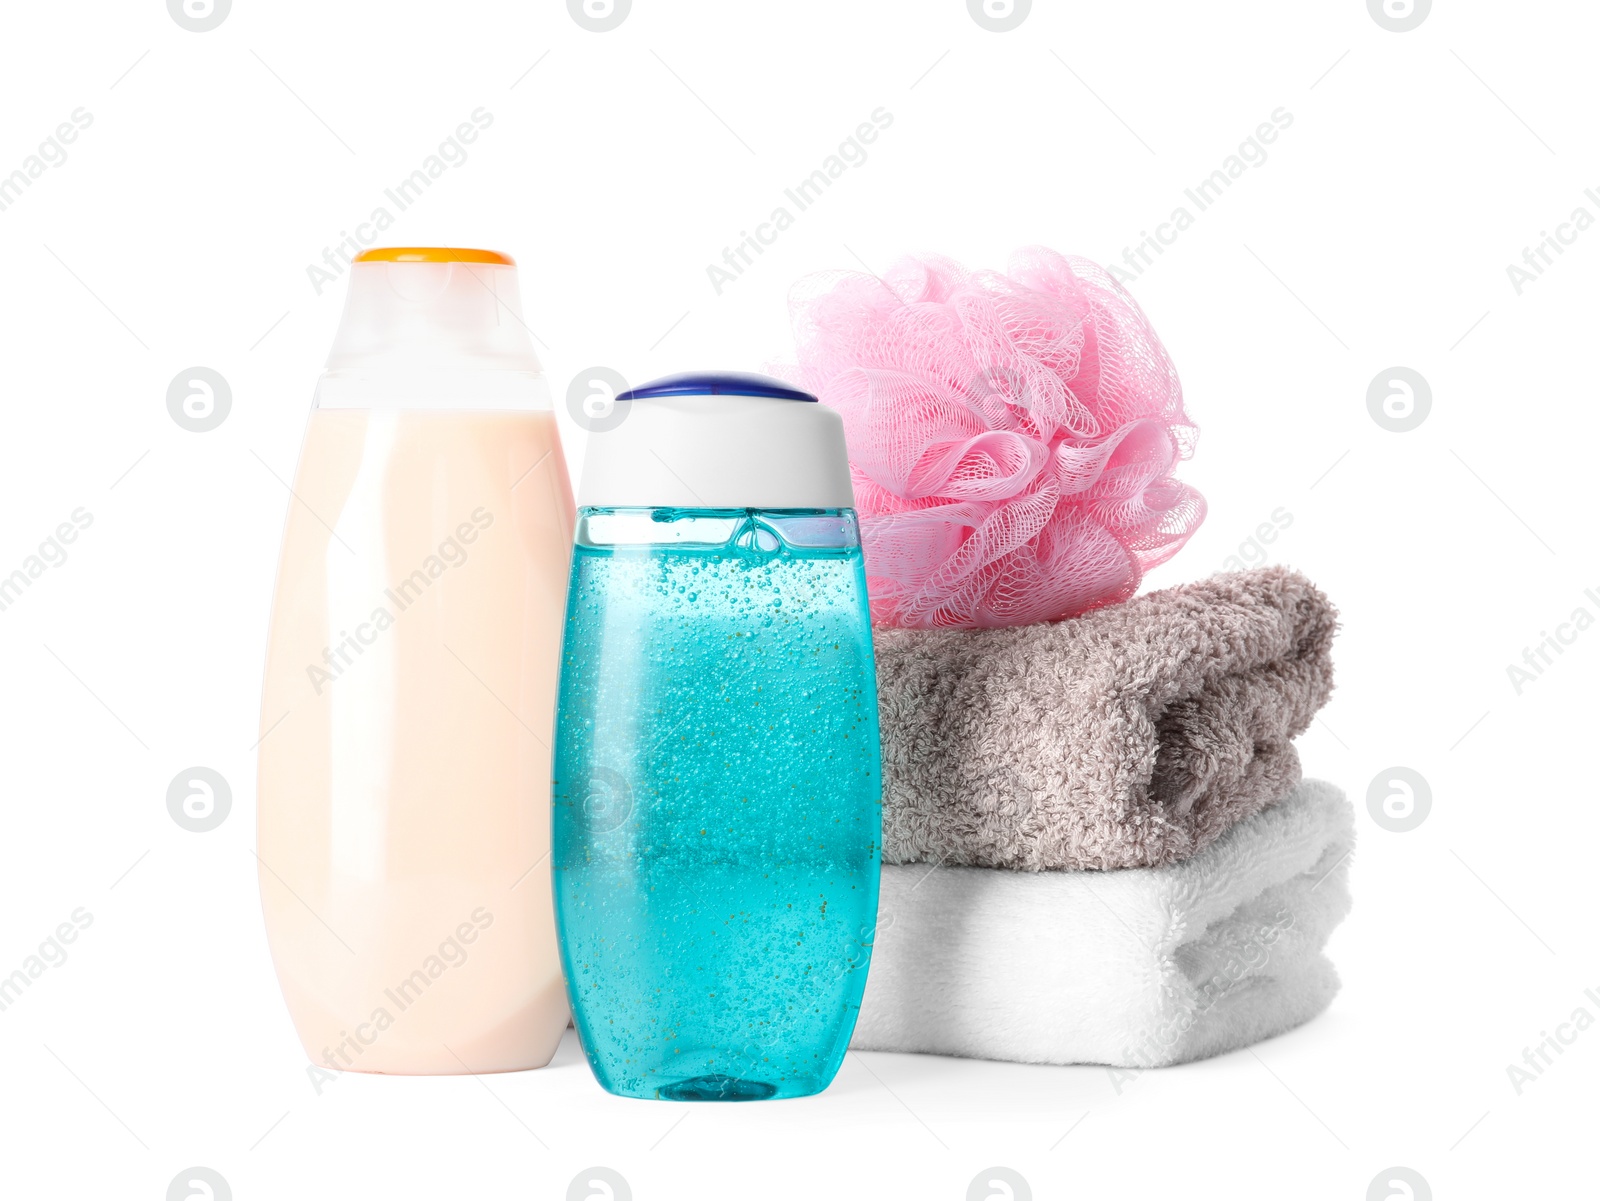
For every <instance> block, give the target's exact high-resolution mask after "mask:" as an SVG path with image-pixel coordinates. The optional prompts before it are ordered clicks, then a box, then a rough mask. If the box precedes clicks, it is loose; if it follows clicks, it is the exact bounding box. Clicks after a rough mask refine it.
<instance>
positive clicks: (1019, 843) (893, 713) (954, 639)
mask: <svg viewBox="0 0 1600 1201" xmlns="http://www.w3.org/2000/svg"><path fill="white" fill-rule="evenodd" d="M1337 625H1338V621H1337V615H1336V614H1335V612H1334V610H1333V607H1332V606H1331V605H1330V604H1329V603H1328V599H1327V598H1326V597H1325V596H1323V594H1322V593H1321V592H1319V591H1318V590H1317V589H1316V588H1315V587H1314V586H1313V585H1312V584H1311V582H1310V581H1309V580H1307V579H1306V578H1305V577H1304V576H1302V575H1299V574H1297V573H1295V572H1292V571H1288V570H1286V569H1284V568H1280V567H1272V568H1262V569H1258V570H1254V571H1240V572H1230V573H1227V574H1224V575H1217V576H1213V577H1212V578H1210V579H1208V580H1202V581H1199V582H1198V583H1193V584H1184V585H1182V586H1180V587H1177V588H1169V589H1166V590H1165V591H1162V592H1152V593H1150V594H1148V595H1146V596H1141V597H1136V598H1135V599H1133V600H1130V601H1128V602H1126V603H1125V604H1120V605H1112V606H1108V607H1107V608H1104V609H1096V610H1095V611H1093V612H1091V613H1087V614H1085V615H1083V616H1082V617H1076V618H1073V619H1071V620H1069V621H1061V622H1053V623H1044V624H1039V625H1031V626H1017V627H1014V628H1011V629H998V630H899V629H880V630H877V631H876V632H875V634H874V640H875V643H876V649H877V659H878V711H879V724H880V726H881V729H882V737H883V861H884V862H885V863H939V864H945V865H957V864H959V865H965V866H970V867H1002V868H1013V869H1021V870H1025V871H1042V870H1050V869H1056V868H1120V867H1147V866H1156V865H1160V864H1167V863H1175V862H1177V861H1179V860H1181V859H1185V858H1187V857H1189V856H1190V855H1193V854H1195V853H1196V852H1197V851H1199V850H1201V849H1203V848H1204V847H1206V846H1208V845H1210V844H1211V843H1212V842H1214V841H1215V840H1216V839H1217V838H1218V837H1219V836H1220V835H1221V834H1222V833H1223V832H1224V831H1226V830H1227V829H1228V828H1229V827H1230V826H1232V825H1233V824H1234V823H1236V822H1238V821H1240V820H1242V819H1243V818H1246V817H1249V816H1250V815H1251V814H1253V813H1257V812H1259V811H1260V810H1261V809H1263V808H1265V807H1266V806H1267V805H1269V804H1271V803H1272V802H1273V801H1274V800H1276V799H1278V798H1279V797H1282V796H1284V795H1285V794H1287V793H1288V792H1289V790H1290V789H1291V788H1293V787H1294V785H1295V784H1296V783H1297V782H1298V781H1299V779H1300V759H1299V756H1298V755H1297V754H1296V753H1295V749H1294V746H1293V745H1292V743H1291V741H1290V740H1291V739H1293V738H1294V737H1295V735H1297V734H1299V733H1301V732H1302V731H1304V730H1305V728H1306V727H1307V726H1309V725H1310V724H1311V719H1312V718H1313V717H1314V716H1315V715H1316V713H1317V710H1318V709H1320V708H1321V707H1322V706H1323V704H1324V703H1325V702H1326V701H1327V699H1328V694H1329V693H1330V692H1331V691H1332V688H1333V659H1332V646H1333V636H1334V632H1335V630H1336V628H1337Z"/></svg>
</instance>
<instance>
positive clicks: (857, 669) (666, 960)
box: [552, 376, 881, 1100]
mask: <svg viewBox="0 0 1600 1201" xmlns="http://www.w3.org/2000/svg"><path fill="white" fill-rule="evenodd" d="M689 384H690V386H693V387H695V388H698V389H700V393H699V394H698V395H696V394H690V393H672V392H668V393H662V392H660V391H657V390H656V389H660V388H661V387H663V386H672V385H678V386H682V384H681V381H677V380H668V381H661V382H659V383H658V384H656V385H647V386H646V387H645V388H642V389H637V390H635V391H634V392H633V393H625V394H624V395H623V397H620V398H618V402H617V403H618V408H619V410H621V411H623V412H624V414H625V423H624V424H622V425H619V426H617V427H616V428H615V429H613V430H607V431H605V432H603V433H597V434H596V435H595V436H594V437H592V438H591V440H590V448H589V456H590V458H589V460H588V462H586V471H585V475H584V483H583V485H581V486H580V502H586V501H588V500H590V499H595V498H604V497H606V496H608V495H614V494H615V495H621V496H623V497H624V498H625V499H628V500H637V499H638V498H639V497H640V496H642V495H655V496H662V497H665V498H666V499H668V500H681V499H683V494H684V491H685V490H687V491H689V492H690V493H692V494H698V495H700V496H705V497H708V498H711V499H712V500H714V501H715V502H717V503H713V504H709V505H707V504H699V503H696V504H693V505H680V504H635V503H625V504H613V505H605V504H601V505H595V504H588V503H580V511H579V517H578V529H577V537H576V541H575V548H574V556H573V564H572V576H571V584H570V587H569V590H568V599H567V610H566V621H565V627H564V639H563V646H562V662H561V677H560V690H559V696H558V701H557V716H556V739H555V760H554V762H555V766H554V787H553V790H552V809H553V814H554V818H553V823H554V829H553V834H554V837H553V843H552V847H553V851H552V855H553V860H552V867H553V872H552V879H553V881H554V890H555V907H556V925H557V931H558V935H559V940H560V946H561V955H562V964H563V968H564V970H565V973H566V980H567V988H568V995H569V998H570V1000H571V1003H572V1009H573V1015H574V1021H575V1024H576V1026H577V1029H578V1033H579V1037H580V1039H581V1041H582V1043H583V1047H584V1051H585V1054H586V1056H587V1058H588V1061H589V1064H590V1066H591V1068H592V1069H593V1070H594V1073H595V1076H596V1078H597V1079H598V1080H599V1082H600V1083H601V1084H602V1085H603V1086H604V1087H605V1088H606V1089H608V1090H609V1091H611V1092H613V1093H618V1094H621V1095H624V1096H631V1097H646V1098H660V1099H665V1100H759V1099H765V1098H774V1097H795V1096H803V1095H806V1094H809V1093H815V1092H818V1091H820V1090H821V1089H823V1088H825V1087H827V1085H828V1083H829V1081H831V1080H832V1078H833V1076H834V1074H835V1072H837V1070H838V1068H839V1064H840V1062H841V1061H842V1059H843V1057H844V1053H845V1049H846V1047H847V1046H848V1044H849V1039H850V1034H851V1031H852V1029H853V1027H854V1024H855V1017H856V1013H857V1010H858V1008H859V1006H860V1002H861V995H862V990H863V988H864V987H865V983H866V975H867V969H868V962H869V959H870V952H871V944H872V931H873V927H874V923H875V921H876V915H877V899H878V866H879V858H878V845H879V837H880V822H879V813H880V797H881V783H880V764H879V746H878V721H877V689H876V681H875V677H874V669H873V658H872V638H871V631H870V623H869V619H868V610H867V594H866V580H865V574H864V571H863V567H862V557H861V546H860V536H859V530H858V527H857V523H856V517H855V514H854V511H853V510H852V509H851V508H850V507H848V505H817V506H816V507H798V506H788V505H785V506H782V507H778V506H773V505H768V504H752V505H745V506H732V505H727V504H723V503H721V502H722V501H725V500H727V499H730V498H731V497H730V493H737V492H740V491H743V492H744V493H745V494H746V495H748V496H750V497H751V498H752V499H756V500H763V499H778V500H784V501H789V500H799V499H816V500H821V501H837V500H839V499H845V500H848V499H849V497H848V493H847V492H845V493H841V491H840V490H839V488H838V480H839V476H840V475H841V473H842V471H843V462H842V460H843V445H842V434H840V435H838V436H837V437H835V436H834V434H835V430H834V426H833V423H834V422H836V421H837V418H836V417H835V416H834V415H833V414H832V413H831V412H829V411H828V410H825V409H823V408H822V407H821V406H818V405H815V404H814V402H812V403H807V402H809V401H810V398H809V397H806V396H805V394H803V393H799V394H794V393H791V391H790V390H789V389H786V388H784V387H783V386H782V385H779V384H777V383H776V381H766V380H763V379H762V378H761V377H745V376H710V377H707V376H695V377H689ZM734 387H739V388H742V389H744V390H745V391H743V392H739V393H733V392H730V391H729V389H731V388H734ZM712 388H718V389H721V390H720V391H716V392H712V391H710V389H712ZM756 388H764V389H767V390H768V392H770V391H771V390H775V389H776V390H781V394H780V395H777V396H773V395H770V394H768V393H763V392H755V393H754V394H752V393H751V391H750V390H751V389H756ZM793 396H798V397H804V399H792V398H791V397H793ZM623 405H632V406H634V408H633V409H632V410H622V409H621V406H623ZM647 406H648V407H649V409H650V415H649V416H648V417H647V416H645V415H644V410H645V409H646V407H647ZM802 406H804V409H803V410H802ZM801 412H804V414H805V416H804V417H803V418H801V417H799V414H800V413H801ZM686 413H687V414H689V416H688V417H686V416H685V414H686ZM719 415H720V416H722V417H723V418H724V420H720V421H718V420H715V419H716V418H717V417H718V416H719ZM695 416H699V417H707V416H709V417H710V418H712V419H713V420H712V421H711V423H709V424H706V423H701V424H700V425H698V426H697V425H696V422H695V421H694V420H693V419H692V418H693V417H695ZM785 421H788V422H802V421H803V422H804V423H808V424H802V425H796V426H793V427H790V426H784V425H783V423H784V422H785ZM774 423H776V425H777V426H778V428H777V429H776V431H772V430H768V429H766V428H765V427H767V426H768V425H771V424H774ZM630 425H636V427H637V428H633V429H631V430H630V429H629V426H630ZM625 431H626V434H627V436H620V437H619V435H623V434H624V433H625ZM663 431H665V433H663ZM674 431H678V432H679V437H680V438H681V440H682V441H681V443H679V444H675V443H674V440H673V433H674ZM774 433H775V435H776V436H778V437H779V438H780V442H781V444H782V445H784V446H785V447H786V451H788V452H792V457H793V458H794V459H795V460H797V461H795V462H791V463H789V464H788V466H786V467H781V468H777V469H775V470H776V475H775V476H774V475H772V474H771V473H770V472H769V473H768V478H766V479H764V480H762V479H756V478H754V476H753V475H752V473H751V472H749V471H748V470H744V471H741V470H740V469H739V468H738V467H737V466H735V467H733V468H729V467H728V466H727V464H728V462H729V461H730V459H731V460H732V461H733V462H734V463H736V464H737V463H738V462H741V461H743V460H742V459H741V458H740V455H739V454H738V452H739V451H740V450H741V449H742V450H745V451H748V450H749V449H750V447H751V445H752V443H751V442H750V437H751V436H756V437H758V438H765V437H766V436H767V435H769V434H774ZM808 438H809V439H810V440H811V441H813V442H817V443H819V445H820V450H818V449H816V448H813V451H811V452H808V449H807V440H808ZM636 444H642V446H643V449H644V450H645V451H646V452H648V453H650V454H652V455H659V456H662V457H663V458H664V459H665V460H666V461H667V462H668V463H669V464H670V463H672V461H673V459H672V456H673V455H674V452H676V454H677V460H678V461H677V463H676V465H675V467H674V472H675V473H676V474H678V475H680V476H681V478H680V479H679V480H678V484H680V485H681V487H678V488H674V487H671V486H668V484H667V483H666V481H665V480H661V481H660V482H658V483H657V484H656V485H655V486H654V488H653V489H652V488H651V486H650V485H649V484H647V483H645V482H643V481H641V480H639V479H638V478H636V477H637V469H638V467H639V464H638V462H637V461H636V459H635V456H634V454H633V453H632V452H633V451H634V450H636V449H638V445H636ZM823 450H825V451H826V452H827V454H826V456H825V458H826V463H825V465H824V466H825V469H824V468H819V467H818V465H817V464H816V463H811V462H809V455H810V454H811V453H817V454H820V453H821V451H823ZM696 451H698V452H700V455H699V458H698V459H697V458H696V454H695V452H696ZM834 459H837V460H838V462H837V463H835V462H834ZM590 464H593V465H594V466H595V471H594V473H593V474H591V473H590V471H589V470H588V469H587V468H588V467H589V465H590ZM786 476H787V477H792V482H793V483H794V485H795V486H793V487H791V488H789V489H787V490H786V489H785V488H784V487H782V486H781V484H782V481H783V479H784V478H785V477H786ZM843 478H844V480H845V483H846V486H847V484H848V476H847V475H844V477H843ZM775 483H776V484H778V485H780V486H778V487H774V484H775ZM641 488H642V489H643V491H641V490H640V489H641Z"/></svg>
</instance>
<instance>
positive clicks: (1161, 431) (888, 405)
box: [791, 247, 1205, 628]
mask: <svg viewBox="0 0 1600 1201" xmlns="http://www.w3.org/2000/svg"><path fill="white" fill-rule="evenodd" d="M791 305H792V309H793V320H794V328H795V338H796V342H797V344H798V350H799V362H798V367H797V370H796V372H795V373H796V374H797V375H798V377H799V379H800V380H801V381H802V382H803V383H804V385H805V386H806V387H807V388H809V389H810V390H811V391H813V392H815V393H816V394H817V396H818V397H820V398H821V399H822V401H823V402H824V403H825V404H828V405H830V406H832V407H833V408H835V409H837V410H838V411H839V412H840V413H841V414H842V415H843V417H844V422H845V438H846V441H847V443H848V445H849V451H850V467H851V473H852V475H853V477H854V481H855V493H856V506H857V508H858V510H859V512H860V514H861V523H862V535H863V538H864V539H865V555H866V564H867V587H868V591H869V593H870V595H871V599H872V617H873V621H874V622H875V623H877V624H879V625H889V626H909V627H917V628H929V627H969V628H971V627H992V626H1010V625H1025V624H1027V623H1029V622H1035V621H1054V620H1057V619H1060V618H1063V617H1072V616H1074V615H1076V614H1079V613H1082V612H1084V611H1086V610H1088V609H1093V608H1095V607H1097V606H1099V605H1105V604H1110V603H1112V602H1115V601H1121V600H1126V599H1127V598H1128V597H1130V596H1132V595H1133V594H1134V592H1135V590H1137V588H1138V586H1139V580H1140V577H1141V576H1142V575H1143V573H1144V571H1145V569H1146V568H1149V567H1152V566H1154V565H1156V564H1157V563H1161V562H1164V561H1165V560H1167V559H1168V558H1170V557H1171V556H1172V555H1174V554H1176V553H1177V551H1178V549H1179V548H1180V547H1182V546H1183V544H1184V542H1186V541H1187V540H1188V538H1189V536H1190V535H1191V534H1192V533H1194V531H1195V530H1196V528H1198V527H1199V525H1200V522H1201V520H1202V519H1203V518H1204V516H1205V501H1204V500H1203V499H1202V498H1201V497H1200V495H1199V493H1197V492H1195V491H1194V489H1192V488H1190V487H1188V486H1187V485H1185V484H1182V483H1180V482H1178V480H1176V479H1174V478H1173V476H1172V471H1173V468H1174V467H1175V466H1176V465H1177V463H1178V460H1180V459H1184V458H1188V457H1189V455H1190V454H1191V453H1192V451H1193V448H1194V441H1195V432H1196V431H1195V428H1194V426H1193V425H1192V424H1190V422H1189V419H1188V418H1187V416H1185V414H1184V411H1183V391H1182V388H1181V387H1180V385H1179V383H1178V375H1177V372H1176V371H1175V370H1174V369H1173V366H1172V362H1171V360H1170V359H1169V358H1168V357H1167V352H1166V350H1165V349H1163V347H1162V345H1161V342H1160V340H1159V339H1158V338H1157V337H1156V335H1155V331H1154V330H1152V329H1151V328H1150V323H1149V322H1148V321H1146V320H1145V316H1144V313H1143V312H1142V311H1140V309H1139V306H1138V304H1137V303H1135V301H1134V300H1133V298H1132V297H1131V296H1129V295H1128V293H1127V292H1126V291H1125V290H1124V289H1123V288H1122V286H1121V285H1120V284H1118V283H1117V282H1116V280H1114V279H1112V278H1111V276H1110V275H1109V274H1108V273H1107V272H1106V271H1105V270H1103V269H1102V268H1101V267H1099V266H1097V265H1096V264H1094V263H1091V262H1089V261H1088V260H1086V259H1080V258H1067V257H1064V256H1062V255H1059V254H1057V253H1055V252H1054V251H1051V250H1046V249H1044V248H1043V247H1033V248H1029V249H1026V250H1022V251H1019V252H1018V253H1017V254H1016V255H1014V256H1013V257H1012V260H1011V269H1010V273H1009V274H1001V273H999V272H994V271H976V272H968V271H966V270H964V269H963V268H962V267H960V266H959V265H958V264H956V263H954V262H951V261H950V260H949V259H945V258H939V257H933V256H929V257H920V258H906V259H903V260H901V261H900V262H899V263H897V264H896V265H895V266H894V267H892V268H891V269H890V270H889V271H888V273H887V274H886V275H885V276H884V277H883V278H882V279H879V278H877V277H875V276H871V275H862V274H857V273H828V274H824V275H818V276H812V277H810V278H809V279H806V280H803V281H802V282H801V283H800V284H799V285H797V287H796V288H795V290H794V293H793V295H792V297H791Z"/></svg>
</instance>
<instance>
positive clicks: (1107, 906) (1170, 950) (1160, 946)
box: [850, 780, 1355, 1068]
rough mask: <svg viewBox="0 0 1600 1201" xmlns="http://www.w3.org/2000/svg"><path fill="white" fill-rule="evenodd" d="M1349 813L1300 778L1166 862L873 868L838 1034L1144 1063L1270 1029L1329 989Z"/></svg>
mask: <svg viewBox="0 0 1600 1201" xmlns="http://www.w3.org/2000/svg"><path fill="white" fill-rule="evenodd" d="M1354 824H1355V823H1354V816H1353V814H1352V811H1351V808H1350V803H1349V801H1347V800H1346V799H1345V796H1344V794H1343V793H1342V792H1340V791H1339V789H1337V788H1335V787H1334V786H1333V785H1331V784H1327V783H1324V782H1322V781H1318V780H1306V781H1304V782H1303V783H1301V784H1300V785H1298V786H1297V787H1296V788H1295V790H1294V791H1293V792H1291V793H1290V794H1289V795H1288V796H1287V797H1286V798H1285V799H1283V800H1282V801H1280V802H1279V803H1278V804H1276V805H1274V806H1272V807H1270V808H1268V809H1265V810H1262V811H1261V812H1260V813H1257V814H1255V815H1254V816H1252V817H1249V818H1247V819H1245V820H1244V821H1242V822H1240V823H1239V824H1238V825H1236V826H1235V827H1234V828H1233V829H1232V830H1230V831H1228V832H1227V833H1226V834H1225V835H1223V836H1222V837H1221V838H1220V839H1218V840H1217V841H1216V842H1215V843H1213V844H1212V845H1211V846H1209V847H1207V848H1206V849H1205V850H1204V851H1202V852H1201V853H1200V854H1198V855H1196V856H1195V857H1194V858H1192V859H1188V860H1185V861H1184V862H1182V863H1178V864H1174V865H1172V866H1170V867H1162V868H1131V869H1126V870H1122V871H1108V872H1096V871H1047V872H1021V871H1002V870H997V869H993V868H972V867H929V866H927V865H925V864H907V865H901V866H886V867H884V868H883V877H882V879H883V890H882V895H881V899H880V901H879V906H878V926H877V930H876V934H875V943H874V946H873V950H872V964H871V970H870V972H869V974H868V977H867V989H866V996H865V997H864V998H863V1000H862V1003H861V1014H860V1018H859V1020H858V1021H857V1022H856V1029H855V1035H854V1036H853V1038H852V1039H851V1043H850V1045H851V1046H853V1047H855V1048H857V1049H858V1050H863V1051H920V1052H927V1053H931V1054H935V1055H960V1056H967V1057H971V1058H976V1059H1006V1060H1015V1061H1019V1062H1023V1063H1096V1064H1108V1065H1112V1066H1117V1067H1130V1068H1146V1067H1160V1066H1164V1065H1167V1064H1174V1063H1183V1062H1185V1061H1187V1060H1191V1059H1199V1058H1203V1057H1204V1056H1207V1055H1216V1054H1220V1053H1221V1052H1223V1051H1229V1050H1233V1049H1234V1048H1236V1047H1242V1046H1245V1045H1247V1044H1249V1043H1253V1042H1256V1041H1258V1040H1260V1039H1263V1038H1270V1037H1272V1036H1273V1035H1275V1034H1281V1033H1282V1032H1283V1031H1285V1030H1288V1029H1291V1028H1292V1027H1294V1026H1298V1025H1299V1024H1300V1023H1302V1022H1304V1021H1307V1020H1308V1019H1310V1018H1312V1017H1315V1016H1316V1015H1317V1014H1319V1013H1321V1012H1322V1010H1323V1009H1325V1008H1326V1007H1327V1005H1328V1002H1329V1001H1331V1000H1332V999H1333V995H1334V993H1336V992H1337V991H1338V989H1339V977H1338V974H1337V973H1336V972H1335V971H1334V968H1333V965H1332V964H1331V963H1330V962H1329V961H1328V959H1327V957H1326V956H1324V955H1323V953H1322V949H1323V946H1324V944H1325V943H1326V942H1327V938H1328V935H1329V934H1330V933H1331V932H1332V931H1333V928H1334V927H1335V926H1337V925H1338V924H1339V922H1340V921H1341V920H1342V919H1343V918H1344V916H1345V914H1346V913H1348V912H1349V909H1350V893H1349V887H1348V880H1347V876H1348V873H1349V856H1350V851H1351V848H1352V847H1353V845H1354V840H1355V829H1354Z"/></svg>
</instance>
